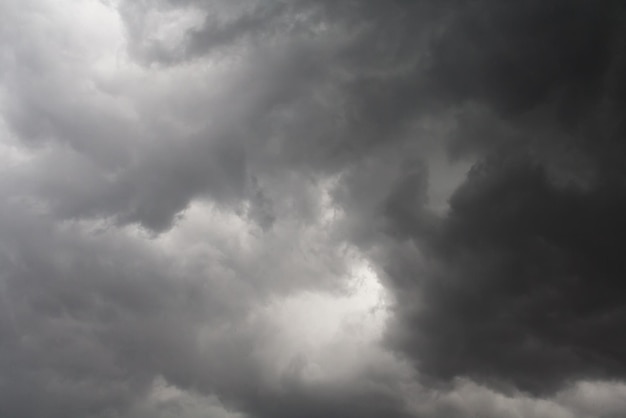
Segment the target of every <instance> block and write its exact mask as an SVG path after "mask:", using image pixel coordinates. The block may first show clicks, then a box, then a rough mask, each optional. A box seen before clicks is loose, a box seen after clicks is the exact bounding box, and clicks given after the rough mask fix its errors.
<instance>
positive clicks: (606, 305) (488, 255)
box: [386, 2, 626, 393]
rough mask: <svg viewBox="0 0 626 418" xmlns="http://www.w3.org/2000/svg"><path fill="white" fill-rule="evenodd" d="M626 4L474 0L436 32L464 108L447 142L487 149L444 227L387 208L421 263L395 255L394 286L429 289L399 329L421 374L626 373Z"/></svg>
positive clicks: (445, 80)
mask: <svg viewBox="0 0 626 418" xmlns="http://www.w3.org/2000/svg"><path fill="white" fill-rule="evenodd" d="M623 16H624V14H623V10H622V7H621V6H620V5H619V4H616V3H611V2H607V3H602V4H597V3H592V2H548V3H546V2H524V3H523V4H518V5H516V6H512V5H510V4H504V3H494V2H475V3H474V4H472V5H471V6H469V7H468V8H467V9H466V10H464V11H463V12H461V13H459V14H458V16H456V17H455V19H453V21H452V23H451V24H450V26H449V27H448V28H447V29H446V30H445V31H444V33H443V35H442V36H441V37H440V38H439V39H438V40H437V41H436V42H435V43H434V45H433V48H432V54H433V61H432V62H433V66H432V71H433V72H434V74H435V79H436V80H438V81H437V83H440V85H441V94H442V97H447V98H449V100H451V103H456V106H458V107H459V109H460V110H459V115H460V118H459V119H457V120H458V123H457V126H456V128H455V129H454V131H453V135H452V136H451V139H452V142H451V150H452V153H453V154H455V155H457V156H458V155H468V154H471V155H473V157H474V158H478V159H479V161H480V162H479V163H478V164H477V165H476V166H475V167H474V168H473V169H472V170H471V172H470V174H469V175H468V178H467V180H466V181H465V182H464V184H463V185H462V186H461V187H460V188H459V189H458V190H457V191H456V192H455V193H454V195H453V196H452V198H451V199H450V208H449V211H448V212H447V213H446V214H445V215H444V216H443V217H442V219H441V221H440V222H435V223H432V222H431V223H430V225H431V226H433V227H434V228H435V229H436V233H434V234H433V232H432V231H433V229H432V228H426V227H427V226H428V225H429V223H428V222H424V221H423V220H421V219H420V217H419V213H418V212H419V211H420V210H422V209H420V205H419V204H412V207H413V215H412V217H407V216H406V215H404V214H403V212H399V211H398V210H397V209H396V210H395V211H393V210H388V211H387V212H386V216H387V217H388V218H389V219H390V221H391V222H393V223H399V225H398V226H396V227H397V228H398V229H399V230H402V231H413V232H412V233H411V237H412V239H413V240H414V241H415V242H416V243H417V246H418V248H419V250H415V255H414V257H423V259H424V260H426V261H425V262H423V263H422V264H421V265H420V266H419V267H418V268H415V267H411V263H410V262H409V261H408V260H403V259H402V258H400V257H399V256H394V255H391V259H390V260H388V265H389V267H388V271H389V272H390V275H391V277H392V280H393V281H394V282H395V283H397V284H398V288H399V289H404V288H405V286H406V283H407V280H409V281H410V280H413V281H414V285H413V286H414V287H416V288H417V289H419V290H418V292H419V294H420V299H419V302H418V301H417V300H416V299H409V300H408V301H405V302H404V303H402V304H401V308H402V309H405V312H406V314H405V315H406V316H405V319H406V321H405V322H404V325H403V327H401V328H402V330H401V331H398V334H396V337H397V338H398V340H397V341H396V342H398V341H401V342H399V344H400V346H402V347H403V349H405V350H406V352H408V353H411V354H412V355H414V356H415V357H414V358H415V360H416V362H417V363H418V364H419V368H420V370H421V371H422V372H424V373H425V374H426V375H430V376H438V377H445V378H451V377H454V376H459V375H465V376H471V377H472V378H475V379H478V380H479V381H482V382H487V383H491V384H496V385H497V384H504V385H513V386H514V387H518V388H521V389H524V390H529V391H531V392H534V393H544V392H545V391H552V390H554V389H558V388H560V387H562V385H564V384H566V383H567V382H570V381H574V380H576V379H581V378H589V377H592V378H619V379H622V378H623V377H624V359H623V356H622V355H621V352H623V351H624V349H625V348H624V344H625V341H624V340H623V339H622V338H621V337H620V336H619V331H618V330H619V328H620V327H622V326H623V323H624V319H625V317H624V312H626V304H625V303H624V298H623V297H622V294H623V284H622V281H623V280H622V279H623V277H625V274H626V265H625V264H624V262H623V257H622V256H621V255H620V253H621V249H622V248H623V247H624V239H623V237H622V235H623V231H624V230H625V227H626V225H625V224H624V221H623V216H622V215H621V214H622V213H623V212H624V209H626V188H625V183H624V179H625V178H626V177H625V176H624V174H625V173H624V169H623V167H624V166H623V164H622V163H621V162H619V160H621V158H622V157H623V156H624V153H625V151H626V147H625V145H624V134H625V133H626V131H625V130H624V123H623V100H624V97H623V87H622V86H623V81H622V80H621V79H620V78H617V77H616V76H615V72H616V71H619V69H621V68H623V66H624V61H623V51H622V48H623V40H622V37H623V33H624V32H623V31H624V27H623ZM481 108H482V109H487V110H486V111H480V110H479V111H476V109H481ZM485 113H486V114H487V115H490V116H488V117H485V116H481V114H482V115H485ZM394 196H395V197H394ZM412 199H413V197H412V195H411V193H405V199H404V201H406V202H410V201H411V200H412ZM399 205H400V204H399V203H398V198H397V195H392V196H390V206H389V207H390V208H394V207H395V208H398V207H401V206H399ZM425 228H426V229H427V230H428V231H429V232H430V233H429V234H424V233H423V232H422V230H423V229H425ZM403 266H404V267H403Z"/></svg>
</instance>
